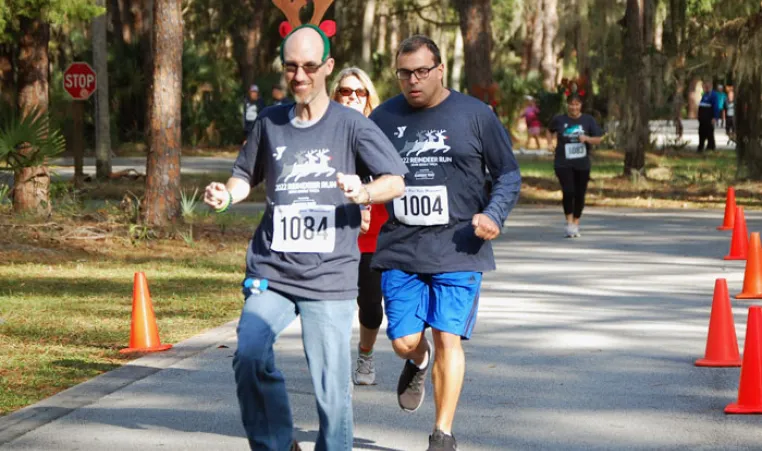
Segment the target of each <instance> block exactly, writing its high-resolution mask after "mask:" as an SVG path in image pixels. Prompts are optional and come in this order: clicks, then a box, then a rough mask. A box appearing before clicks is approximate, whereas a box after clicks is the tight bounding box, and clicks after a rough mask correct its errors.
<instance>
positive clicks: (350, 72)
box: [331, 67, 381, 116]
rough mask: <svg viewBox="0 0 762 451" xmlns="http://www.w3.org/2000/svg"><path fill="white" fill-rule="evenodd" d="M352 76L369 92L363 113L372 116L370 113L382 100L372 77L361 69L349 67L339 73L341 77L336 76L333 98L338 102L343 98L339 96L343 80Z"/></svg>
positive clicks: (332, 90) (332, 87)
mask: <svg viewBox="0 0 762 451" xmlns="http://www.w3.org/2000/svg"><path fill="white" fill-rule="evenodd" d="M350 76H351V77H355V78H357V79H358V80H360V84H362V86H363V88H365V89H367V90H368V101H367V102H366V103H365V111H363V113H364V114H365V116H370V113H371V112H372V111H373V110H374V109H375V108H376V107H377V106H378V105H379V104H380V103H381V100H380V99H379V98H378V93H377V92H376V88H375V86H373V82H372V81H370V77H369V76H368V74H366V73H365V71H364V70H362V69H360V68H359V67H348V68H346V69H344V70H342V71H341V72H339V75H337V76H336V79H335V80H334V82H333V86H331V92H332V93H333V94H332V95H331V98H332V99H333V100H336V101H338V100H339V97H340V96H341V94H339V85H340V84H341V81H342V80H344V79H345V78H347V77H350Z"/></svg>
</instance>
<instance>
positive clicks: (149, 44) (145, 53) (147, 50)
mask: <svg viewBox="0 0 762 451" xmlns="http://www.w3.org/2000/svg"><path fill="white" fill-rule="evenodd" d="M142 6H143V14H142V18H143V20H142V24H141V29H140V54H141V56H142V60H143V73H144V74H150V73H152V72H153V6H154V0H143V3H142ZM145 93H146V95H145V98H146V99H147V98H149V97H150V95H151V88H150V83H146V84H145ZM142 104H143V102H141V105H142ZM150 115H151V112H150V109H149V108H148V103H147V102H145V108H143V112H142V117H141V119H142V120H143V124H142V127H140V130H141V131H142V132H143V135H144V136H147V135H148V124H149V123H150Z"/></svg>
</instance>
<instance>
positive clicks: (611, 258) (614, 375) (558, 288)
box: [0, 207, 762, 451]
mask: <svg viewBox="0 0 762 451" xmlns="http://www.w3.org/2000/svg"><path fill="white" fill-rule="evenodd" d="M559 209H560V207H559V208H553V209H548V208H519V209H517V211H516V212H515V214H514V215H513V216H512V217H511V218H510V219H509V221H508V226H507V228H506V230H505V234H504V235H503V236H502V237H501V238H500V239H499V240H498V241H497V242H496V246H495V249H496V256H497V261H498V265H499V270H498V271H496V272H493V273H490V274H489V275H487V276H486V277H485V281H484V289H483V294H482V297H481V301H480V302H481V308H480V313H479V321H478V324H477V327H476V332H475V335H474V338H473V339H472V340H471V341H470V342H469V343H467V345H466V353H467V361H468V370H467V375H466V381H467V384H466V387H465V389H464V391H463V394H462V400H461V406H460V409H459V411H458V415H457V422H456V429H455V433H456V436H457V437H458V439H459V442H460V445H461V449H462V450H467V451H486V450H534V449H542V450H546V449H547V450H620V449H627V450H654V449H659V450H665V449H666V450H689V449H690V450H718V449H734V450H735V449H748V450H758V449H760V446H761V445H760V440H762V430H761V429H760V424H761V423H762V418H760V417H759V416H727V415H725V414H724V413H723V408H724V407H725V405H726V404H727V403H729V402H731V401H734V400H735V397H736V394H737V392H736V390H737V385H738V377H739V369H738V368H730V369H712V368H696V367H694V366H693V361H694V360H695V359H696V358H698V357H701V356H702V355H703V352H704V346H705V340H706V329H707V324H708V318H709V309H710V305H711V297H712V289H713V286H714V280H715V278H716V277H726V278H727V279H728V282H729V286H730V290H731V293H735V292H738V291H739V290H740V289H741V283H742V278H743V267H744V262H738V261H730V262H728V261H724V260H722V258H721V257H722V256H724V255H725V254H726V253H727V252H728V247H729V235H728V233H727V232H724V233H723V232H718V231H716V230H715V229H714V228H715V226H717V225H718V224H719V223H720V222H721V219H722V212H720V211H687V210H680V211H631V210H605V209H590V210H589V211H588V212H587V214H586V216H585V218H584V226H583V230H582V233H583V236H582V238H580V239H575V240H569V239H564V238H562V225H561V220H562V215H561V214H560V211H558V210H559ZM747 220H748V227H749V230H750V231H756V230H760V227H762V216H761V215H758V214H756V213H754V214H752V215H750V216H749V217H748V218H747ZM755 302H757V303H758V301H751V302H750V301H745V302H740V301H738V302H737V301H733V303H734V313H735V319H736V327H737V333H738V337H739V341H740V345H741V346H743V340H744V333H745V323H746V306H748V305H751V304H752V303H755ZM356 340H357V327H356V325H355V341H356ZM235 345H236V342H235V339H234V335H233V325H232V324H231V325H228V326H226V327H223V328H222V329H220V330H217V331H214V332H212V333H210V334H209V335H208V336H206V337H201V338H200V339H199V338H197V339H196V341H195V342H191V343H190V344H187V343H186V344H183V345H181V346H177V349H176V350H175V351H171V352H170V353H166V354H161V355H154V356H149V357H146V358H143V359H140V360H137V361H135V362H133V363H132V364H131V365H128V366H127V367H125V368H122V369H120V370H117V371H115V372H112V373H107V375H105V376H102V377H100V378H96V379H94V380H93V381H90V382H89V383H87V384H85V385H83V386H80V387H77V388H75V389H73V390H72V391H70V394H69V395H64V396H57V397H53V398H50V399H49V400H47V401H46V402H44V403H43V404H40V405H37V406H32V407H30V408H28V409H25V410H23V411H20V412H19V413H17V414H15V415H11V416H9V417H6V418H5V419H2V420H0V448H2V449H3V450H50V449H55V450H84V451H90V450H93V451H94V450H103V449H108V450H111V451H117V450H135V449H141V450H196V449H204V450H244V449H247V447H246V441H245V439H244V437H243V430H242V428H241V426H240V424H239V419H238V411H237V406H236V401H235V395H234V386H233V377H232V371H231V369H230V364H231V356H232V354H233V350H234V349H235ZM199 350H201V352H198V351H199ZM178 353H179V354H178ZM277 353H278V356H279V357H278V359H279V364H280V366H281V367H282V369H283V370H284V372H285V374H286V377H287V380H288V387H289V392H290V397H291V403H292V405H293V411H294V415H295V424H296V425H297V429H296V431H295V434H296V437H297V438H298V439H299V440H301V441H302V442H303V448H304V449H305V450H312V449H313V447H314V440H315V437H316V429H317V418H316V414H315V410H314V402H313V398H312V396H311V392H312V388H311V386H310V382H309V377H308V373H307V368H306V364H305V362H304V358H303V356H302V353H301V350H300V341H299V325H298V324H297V323H295V324H293V325H292V326H291V327H289V328H288V329H287V330H286V331H285V333H284V334H283V335H282V337H281V339H280V340H279V342H278V344H277ZM377 356H378V360H379V362H378V368H379V385H377V386H374V387H371V388H358V389H356V390H355V392H354V409H355V421H356V435H355V449H358V450H381V451H390V450H423V449H425V448H426V435H427V433H428V431H429V430H430V427H431V421H432V418H433V410H434V408H433V403H432V400H431V398H430V397H429V398H428V399H427V400H426V401H425V403H424V405H423V407H422V408H421V409H420V410H419V411H418V412H416V413H414V414H405V413H402V412H401V411H400V410H399V408H398V407H397V405H396V400H395V394H394V390H395V385H396V380H397V376H398V371H399V369H400V362H399V361H398V360H397V359H396V358H395V357H394V356H393V354H392V351H391V349H390V346H389V344H388V342H387V341H385V340H383V339H382V340H381V341H380V344H379V347H378V351H377ZM161 368H164V369H161ZM134 379H137V380H134ZM133 380H134V382H133ZM429 388H430V386H429ZM109 392H111V393H110V394H106V395H105V396H101V394H103V393H109ZM78 404H82V406H81V407H79V408H75V407H76V406H77V405H78ZM71 409H73V410H71ZM70 410H71V411H70ZM46 412H47V413H48V414H49V415H52V416H57V415H58V414H63V413H66V412H69V413H68V414H66V415H63V416H60V417H59V418H57V419H55V420H54V421H52V422H49V423H47V424H44V425H42V426H39V427H34V426H36V423H35V421H36V420H39V421H42V422H44V421H46V420H45V418H44V417H43V416H41V415H44V414H45V413H46ZM30 427H34V428H33V429H32V430H30V431H29V432H28V433H26V434H24V435H21V436H19V437H17V438H16V439H15V440H13V441H10V442H6V443H4V444H3V439H4V437H5V440H7V439H8V438H9V437H10V436H12V435H18V434H19V433H21V432H23V431H24V430H25V429H29V428H30ZM3 429H5V431H6V432H5V434H4V433H3V432H2V431H3Z"/></svg>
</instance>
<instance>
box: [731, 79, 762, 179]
mask: <svg viewBox="0 0 762 451" xmlns="http://www.w3.org/2000/svg"><path fill="white" fill-rule="evenodd" d="M760 98H762V76H760V74H759V71H757V74H756V75H755V76H754V77H751V78H747V79H744V80H743V81H741V83H739V84H738V86H736V153H737V157H738V172H739V174H738V175H739V176H742V177H743V176H745V177H748V178H750V179H753V180H762V106H761V105H760V100H759V99H760Z"/></svg>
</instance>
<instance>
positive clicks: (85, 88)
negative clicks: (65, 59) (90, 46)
mask: <svg viewBox="0 0 762 451" xmlns="http://www.w3.org/2000/svg"><path fill="white" fill-rule="evenodd" d="M95 78H96V77H95V71H94V70H93V68H92V67H90V65H89V64H87V63H82V62H78V63H71V64H70V65H69V67H67V68H66V71H64V76H63V85H64V89H65V90H66V92H68V93H69V95H70V96H71V98H72V99H74V100H87V99H88V98H90V96H91V95H93V92H95V87H96V80H95Z"/></svg>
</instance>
